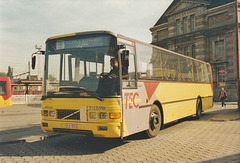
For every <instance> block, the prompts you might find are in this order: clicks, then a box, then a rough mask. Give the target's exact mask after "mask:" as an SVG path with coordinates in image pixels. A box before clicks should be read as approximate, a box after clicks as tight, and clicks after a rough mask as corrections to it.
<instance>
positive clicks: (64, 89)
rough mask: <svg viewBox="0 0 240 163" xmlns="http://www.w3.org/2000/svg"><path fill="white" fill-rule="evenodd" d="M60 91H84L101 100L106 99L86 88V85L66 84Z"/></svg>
mask: <svg viewBox="0 0 240 163" xmlns="http://www.w3.org/2000/svg"><path fill="white" fill-rule="evenodd" d="M60 92H68V93H82V92H85V93H87V94H89V95H90V96H92V97H95V98H96V99H98V100H100V101H104V99H103V98H102V97H100V96H98V95H97V94H96V93H94V92H91V91H88V90H86V89H85V88H84V87H75V86H64V87H60Z"/></svg>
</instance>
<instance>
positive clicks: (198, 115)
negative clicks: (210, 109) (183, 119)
mask: <svg viewBox="0 0 240 163" xmlns="http://www.w3.org/2000/svg"><path fill="white" fill-rule="evenodd" d="M201 116H202V103H201V100H200V99H198V100H197V105H196V117H195V118H196V119H200V118H201Z"/></svg>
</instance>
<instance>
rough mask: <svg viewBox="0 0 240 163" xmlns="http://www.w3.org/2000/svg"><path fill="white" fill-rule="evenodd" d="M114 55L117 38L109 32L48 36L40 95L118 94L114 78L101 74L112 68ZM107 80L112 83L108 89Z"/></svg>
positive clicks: (84, 95)
mask: <svg viewBox="0 0 240 163" xmlns="http://www.w3.org/2000/svg"><path fill="white" fill-rule="evenodd" d="M116 56H117V41H116V38H115V37H114V36H112V35H108V34H98V35H96V34H95V35H83V36H74V37H65V38H57V39H53V40H48V41H47V42H46V54H45V74H44V84H43V96H46V97H47V96H51V97H89V96H91V97H97V98H99V99H101V98H100V97H106V96H114V95H118V94H119V90H118V89H119V88H117V86H116V84H115V85H114V84H113V82H115V83H116V80H117V79H112V78H108V79H106V78H105V76H104V74H108V73H109V72H110V70H111V65H110V60H111V58H115V57H116ZM103 78H104V79H103ZM101 80H105V81H104V82H101ZM106 80H107V81H106ZM101 83H102V84H101ZM117 83H118V82H117ZM109 84H110V85H111V84H112V88H111V91H109V90H106V89H108V88H109ZM106 87H107V88H106ZM109 89H110V88H109ZM103 90H106V91H107V92H104V91H103Z"/></svg>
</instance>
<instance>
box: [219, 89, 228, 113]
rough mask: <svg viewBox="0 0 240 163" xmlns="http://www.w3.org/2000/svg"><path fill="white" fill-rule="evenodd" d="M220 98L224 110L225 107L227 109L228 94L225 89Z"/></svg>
mask: <svg viewBox="0 0 240 163" xmlns="http://www.w3.org/2000/svg"><path fill="white" fill-rule="evenodd" d="M219 98H220V100H221V101H222V108H223V106H224V107H226V106H227V105H226V104H225V100H226V99H227V92H226V91H225V90H224V88H223V87H222V90H221V91H220V93H219Z"/></svg>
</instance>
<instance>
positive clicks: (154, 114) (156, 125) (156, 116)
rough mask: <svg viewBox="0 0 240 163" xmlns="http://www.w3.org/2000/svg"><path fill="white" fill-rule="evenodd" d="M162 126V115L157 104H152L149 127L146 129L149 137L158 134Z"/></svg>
mask: <svg viewBox="0 0 240 163" xmlns="http://www.w3.org/2000/svg"><path fill="white" fill-rule="evenodd" d="M161 126H162V115H161V113H160V110H159V108H158V106H157V105H152V107H151V110H150V114H149V128H148V130H147V131H146V132H147V136H148V137H149V138H152V137H155V136H157V135H158V133H159V130H160V129H161Z"/></svg>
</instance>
